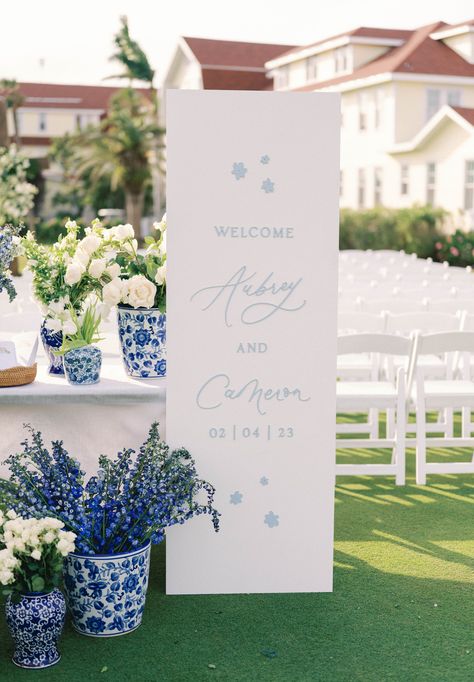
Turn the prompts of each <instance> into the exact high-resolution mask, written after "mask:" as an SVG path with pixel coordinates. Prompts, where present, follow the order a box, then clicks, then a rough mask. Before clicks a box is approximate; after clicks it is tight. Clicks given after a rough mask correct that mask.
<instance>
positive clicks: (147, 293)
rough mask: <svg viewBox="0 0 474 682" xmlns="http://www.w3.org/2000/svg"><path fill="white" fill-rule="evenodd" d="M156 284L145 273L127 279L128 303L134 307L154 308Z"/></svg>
mask: <svg viewBox="0 0 474 682" xmlns="http://www.w3.org/2000/svg"><path fill="white" fill-rule="evenodd" d="M155 294H156V286H155V285H154V284H153V282H150V280H149V279H147V278H146V277H144V276H143V275H134V276H133V277H132V278H131V279H129V280H128V281H127V303H128V304H129V305H131V306H132V307H133V308H152V307H153V303H154V302H155Z"/></svg>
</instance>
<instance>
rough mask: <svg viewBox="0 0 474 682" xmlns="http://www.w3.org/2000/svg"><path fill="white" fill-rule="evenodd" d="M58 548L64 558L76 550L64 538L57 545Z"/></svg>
mask: <svg viewBox="0 0 474 682" xmlns="http://www.w3.org/2000/svg"><path fill="white" fill-rule="evenodd" d="M56 548H57V550H58V552H59V553H60V554H62V555H63V556H67V555H68V554H69V552H72V550H73V549H74V545H73V544H72V543H71V542H68V541H67V540H66V539H65V538H62V539H61V540H59V542H58V544H57V545H56Z"/></svg>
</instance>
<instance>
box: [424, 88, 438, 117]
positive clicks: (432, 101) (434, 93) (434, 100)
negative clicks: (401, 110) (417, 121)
mask: <svg viewBox="0 0 474 682" xmlns="http://www.w3.org/2000/svg"><path fill="white" fill-rule="evenodd" d="M440 108H441V90H433V89H432V88H429V89H428V90H427V91H426V119H427V120H429V119H430V118H431V117H432V116H434V115H435V114H436V112H437V111H438V110H439V109H440Z"/></svg>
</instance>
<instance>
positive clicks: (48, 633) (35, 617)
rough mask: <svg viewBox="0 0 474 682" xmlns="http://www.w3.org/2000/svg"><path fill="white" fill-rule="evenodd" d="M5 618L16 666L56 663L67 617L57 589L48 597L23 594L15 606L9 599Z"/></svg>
mask: <svg viewBox="0 0 474 682" xmlns="http://www.w3.org/2000/svg"><path fill="white" fill-rule="evenodd" d="M6 616H7V625H8V629H9V630H10V633H11V636H12V637H13V641H14V644H15V651H14V654H13V658H12V660H13V663H15V665H18V666H19V667H20V668H49V666H51V665H54V664H55V663H57V662H58V661H59V659H60V658H61V656H60V653H59V651H58V646H57V644H58V639H59V636H60V635H61V632H62V629H63V627H64V620H65V618H66V602H65V601H64V597H63V595H62V593H61V592H60V591H59V590H58V589H55V590H53V591H52V592H48V593H47V594H43V593H35V592H33V593H31V594H23V595H22V596H21V599H20V601H19V602H18V603H17V604H15V603H14V602H13V601H12V598H11V597H8V600H7V604H6Z"/></svg>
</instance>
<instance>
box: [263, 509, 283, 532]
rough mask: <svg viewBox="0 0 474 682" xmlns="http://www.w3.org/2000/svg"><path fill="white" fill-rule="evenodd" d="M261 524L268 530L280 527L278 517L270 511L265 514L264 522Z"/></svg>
mask: <svg viewBox="0 0 474 682" xmlns="http://www.w3.org/2000/svg"><path fill="white" fill-rule="evenodd" d="M263 523H266V524H267V526H268V527H269V528H276V527H277V526H279V525H280V517H279V516H278V514H274V513H273V512H272V511H270V512H268V514H265V520H264V522H263Z"/></svg>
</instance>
